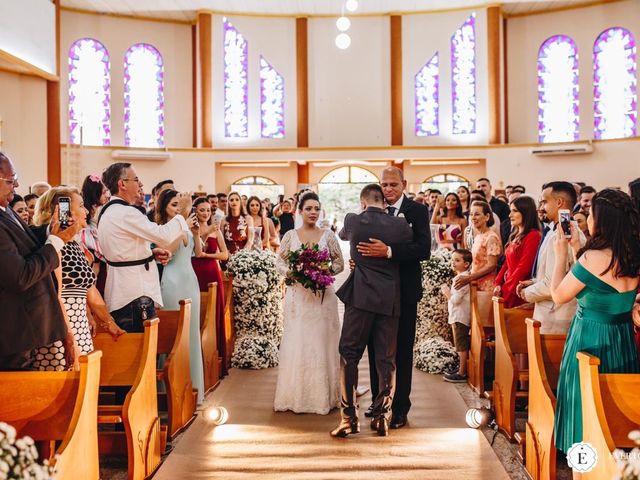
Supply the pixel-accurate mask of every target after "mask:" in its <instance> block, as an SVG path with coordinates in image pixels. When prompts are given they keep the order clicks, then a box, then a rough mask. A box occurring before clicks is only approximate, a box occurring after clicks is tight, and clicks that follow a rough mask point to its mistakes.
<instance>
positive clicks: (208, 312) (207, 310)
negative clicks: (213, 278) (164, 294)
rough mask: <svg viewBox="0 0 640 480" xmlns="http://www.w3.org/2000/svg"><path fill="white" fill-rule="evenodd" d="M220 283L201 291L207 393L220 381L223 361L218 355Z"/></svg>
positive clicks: (201, 327)
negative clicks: (217, 320)
mask: <svg viewBox="0 0 640 480" xmlns="http://www.w3.org/2000/svg"><path fill="white" fill-rule="evenodd" d="M217 295H218V284H217V283H213V282H212V283H210V284H209V290H208V291H207V292H201V293H200V340H201V342H202V366H203V368H204V391H205V394H207V393H209V392H210V391H211V390H213V389H214V388H216V387H217V386H218V384H219V382H220V371H221V368H222V361H221V360H220V359H219V357H218V355H219V354H218V332H217V328H216V314H217V311H218V296H217Z"/></svg>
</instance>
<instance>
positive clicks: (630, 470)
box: [613, 430, 640, 480]
mask: <svg viewBox="0 0 640 480" xmlns="http://www.w3.org/2000/svg"><path fill="white" fill-rule="evenodd" d="M629 440H633V442H634V443H635V444H636V445H638V446H637V447H636V448H634V449H633V450H631V451H630V452H625V451H624V450H620V449H616V450H614V452H613V458H614V459H615V461H616V465H617V466H618V474H617V475H616V476H615V477H613V478H614V479H615V480H640V430H633V431H632V432H629Z"/></svg>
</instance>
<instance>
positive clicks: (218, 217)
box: [213, 208, 226, 224]
mask: <svg viewBox="0 0 640 480" xmlns="http://www.w3.org/2000/svg"><path fill="white" fill-rule="evenodd" d="M224 217H226V215H225V214H224V212H223V211H222V210H220V209H219V208H216V211H215V212H214V213H213V218H214V220H215V221H216V222H218V224H220V223H221V222H222V220H223V219H224Z"/></svg>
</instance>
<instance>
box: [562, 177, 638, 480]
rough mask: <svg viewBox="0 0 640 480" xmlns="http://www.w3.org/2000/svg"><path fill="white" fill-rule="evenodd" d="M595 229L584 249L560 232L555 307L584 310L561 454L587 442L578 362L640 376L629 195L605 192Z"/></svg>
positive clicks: (566, 372) (578, 320)
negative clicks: (586, 359)
mask: <svg viewBox="0 0 640 480" xmlns="http://www.w3.org/2000/svg"><path fill="white" fill-rule="evenodd" d="M588 222H589V232H590V233H591V239H590V240H589V242H588V243H587V244H586V245H584V247H583V246H582V244H581V242H580V241H579V235H578V234H579V230H578V228H577V227H576V226H575V225H574V224H572V225H571V239H570V240H569V241H568V242H567V239H566V237H565V235H564V232H563V230H562V228H558V229H557V235H556V236H555V238H554V243H553V249H554V251H555V256H556V263H555V265H554V270H553V275H552V278H551V287H550V289H551V296H552V298H553V301H554V303H555V304H556V305H562V304H566V303H567V302H574V301H575V300H576V298H577V300H578V305H579V308H578V310H577V311H576V313H575V315H574V317H573V320H572V321H571V327H570V328H569V332H568V334H567V341H566V344H565V347H564V351H563V354H562V361H561V363H560V375H559V377H558V392H557V403H556V412H555V429H554V438H555V446H556V448H557V449H558V450H560V451H562V452H565V453H567V452H568V451H569V449H570V448H571V446H572V445H574V444H575V443H578V442H582V440H583V415H582V403H581V390H580V375H579V370H578V361H577V360H576V354H577V353H578V352H581V351H586V352H589V353H590V354H592V355H595V356H596V357H598V358H599V359H600V365H599V366H598V372H599V373H600V374H607V373H638V372H640V364H639V362H638V352H637V350H636V347H635V344H634V340H633V324H632V318H631V317H632V315H631V312H632V309H633V306H634V301H635V297H636V290H637V288H638V275H639V272H640V241H639V240H640V214H639V213H638V211H637V210H636V209H635V208H634V207H633V203H632V201H631V199H630V198H629V196H628V195H627V194H625V193H623V192H620V191H618V190H614V189H605V190H602V191H601V192H599V193H597V194H596V195H595V196H594V197H593V202H592V208H591V215H589V217H588ZM569 247H570V248H571V252H570V251H569ZM572 254H573V255H575V256H576V257H577V261H576V262H575V264H574V265H573V267H572V268H571V270H570V272H569V273H567V272H566V270H565V268H564V266H565V265H566V263H567V262H568V258H569V256H571V255H572ZM591 420H592V421H595V419H591ZM574 478H576V477H575V475H574ZM578 478H581V477H578Z"/></svg>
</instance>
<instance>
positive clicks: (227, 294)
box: [222, 272, 236, 370]
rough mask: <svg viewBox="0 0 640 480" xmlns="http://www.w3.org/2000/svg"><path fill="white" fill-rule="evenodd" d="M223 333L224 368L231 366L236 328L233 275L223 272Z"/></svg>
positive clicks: (227, 368)
mask: <svg viewBox="0 0 640 480" xmlns="http://www.w3.org/2000/svg"><path fill="white" fill-rule="evenodd" d="M223 285H224V335H225V339H224V341H225V352H224V358H223V359H222V362H223V364H224V366H225V370H229V368H231V357H232V356H233V347H234V343H235V341H236V328H235V323H234V311H233V309H234V304H233V275H229V274H228V273H227V272H225V273H224V280H223Z"/></svg>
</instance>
